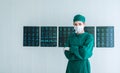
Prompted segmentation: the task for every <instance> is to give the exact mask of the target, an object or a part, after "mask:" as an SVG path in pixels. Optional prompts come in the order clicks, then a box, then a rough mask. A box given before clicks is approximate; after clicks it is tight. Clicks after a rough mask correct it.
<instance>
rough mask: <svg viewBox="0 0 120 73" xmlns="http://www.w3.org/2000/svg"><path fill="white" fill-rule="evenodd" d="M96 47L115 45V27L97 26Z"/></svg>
mask: <svg viewBox="0 0 120 73" xmlns="http://www.w3.org/2000/svg"><path fill="white" fill-rule="evenodd" d="M96 47H114V27H113V26H106V27H105V26H104V27H97V28H96Z"/></svg>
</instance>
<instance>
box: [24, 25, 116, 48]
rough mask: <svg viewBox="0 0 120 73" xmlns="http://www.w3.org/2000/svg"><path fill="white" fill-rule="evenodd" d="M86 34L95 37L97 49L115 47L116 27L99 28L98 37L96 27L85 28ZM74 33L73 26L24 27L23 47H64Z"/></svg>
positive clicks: (97, 28)
mask: <svg viewBox="0 0 120 73" xmlns="http://www.w3.org/2000/svg"><path fill="white" fill-rule="evenodd" d="M85 32H88V33H91V34H93V35H94V39H95V38H96V47H114V26H97V27H96V37H95V27H94V26H87V27H85ZM57 33H58V35H57ZM72 33H74V28H73V27H72V26H59V27H57V26H24V27H23V46H40V47H57V46H58V47H64V46H65V43H66V41H67V38H68V36H69V35H70V34H72ZM57 38H58V39H57ZM57 43H58V45H57Z"/></svg>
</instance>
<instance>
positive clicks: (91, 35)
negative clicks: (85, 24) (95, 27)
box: [85, 32, 94, 38]
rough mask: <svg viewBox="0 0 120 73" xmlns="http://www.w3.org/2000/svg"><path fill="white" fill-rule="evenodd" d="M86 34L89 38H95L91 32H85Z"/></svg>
mask: <svg viewBox="0 0 120 73" xmlns="http://www.w3.org/2000/svg"><path fill="white" fill-rule="evenodd" d="M85 34H86V36H87V37H89V38H94V35H93V34H91V33H89V32H85Z"/></svg>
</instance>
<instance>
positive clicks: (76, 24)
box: [74, 23, 82, 26]
mask: <svg viewBox="0 0 120 73" xmlns="http://www.w3.org/2000/svg"><path fill="white" fill-rule="evenodd" d="M74 25H75V26H78V25H82V24H81V23H75V24H74Z"/></svg>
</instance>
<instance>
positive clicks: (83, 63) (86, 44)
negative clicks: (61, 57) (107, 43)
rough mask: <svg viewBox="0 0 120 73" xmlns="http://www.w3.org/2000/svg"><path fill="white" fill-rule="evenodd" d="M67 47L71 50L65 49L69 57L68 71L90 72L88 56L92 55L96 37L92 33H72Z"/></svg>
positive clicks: (70, 72) (77, 72) (76, 72)
mask: <svg viewBox="0 0 120 73" xmlns="http://www.w3.org/2000/svg"><path fill="white" fill-rule="evenodd" d="M65 47H69V48H70V50H69V51H67V50H65V51H64V54H65V56H66V58H67V59H68V64H67V69H66V73H90V63H89V60H88V58H90V57H91V56H92V51H93V47H94V37H93V35H92V34H90V33H87V32H85V33H82V34H76V33H74V34H72V35H70V36H69V37H68V40H67V42H66V44H65Z"/></svg>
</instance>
